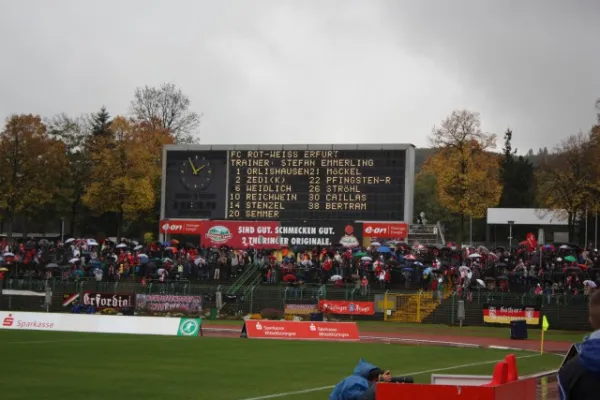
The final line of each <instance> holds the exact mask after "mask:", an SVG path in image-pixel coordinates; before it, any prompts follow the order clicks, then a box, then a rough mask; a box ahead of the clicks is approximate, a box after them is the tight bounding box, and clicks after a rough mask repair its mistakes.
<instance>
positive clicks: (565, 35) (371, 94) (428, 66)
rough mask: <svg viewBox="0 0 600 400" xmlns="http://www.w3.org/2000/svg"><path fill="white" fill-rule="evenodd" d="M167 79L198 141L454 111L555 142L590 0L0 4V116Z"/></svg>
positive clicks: (338, 135) (307, 136)
mask: <svg viewBox="0 0 600 400" xmlns="http://www.w3.org/2000/svg"><path fill="white" fill-rule="evenodd" d="M494 4H495V5H494ZM163 82H172V83H174V84H176V85H177V86H179V87H180V88H181V89H182V90H183V91H184V92H185V93H186V94H188V95H189V97H190V98H191V100H192V105H193V109H194V111H197V112H199V113H203V114H204V118H203V123H202V126H201V128H200V132H199V133H200V136H201V140H202V143H205V144H210V143H349V142H358V143H364V142H367V143H368V142H409V143H414V144H415V145H417V146H424V145H427V143H428V142H427V136H428V134H429V133H430V132H431V128H432V127H433V125H435V124H439V122H440V121H441V120H442V119H443V118H444V117H445V116H447V115H448V114H449V113H450V112H451V111H452V110H454V109H457V108H465V107H466V108H469V109H471V110H475V111H479V112H480V113H481V116H482V120H483V124H484V128H485V130H487V131H490V132H495V133H498V134H500V136H501V134H502V132H503V131H504V130H505V129H506V128H507V127H511V128H512V129H513V131H514V145H515V146H516V147H518V148H519V149H520V152H524V151H526V150H527V149H528V148H530V147H533V148H535V149H537V148H539V147H543V146H549V147H551V146H552V145H553V144H555V143H558V142H559V141H560V140H561V139H562V138H564V137H565V136H567V135H569V134H571V133H577V132H578V131H579V130H585V131H587V130H589V128H590V126H591V125H592V124H593V122H594V121H595V118H596V114H595V109H594V102H595V100H596V99H597V98H598V97H600V1H599V0H578V1H572V2H569V1H563V0H529V1H523V0H520V1H519V0H502V1H500V0H498V1H492V0H489V1H487V0H486V1H483V0H453V1H445V0H438V1H426V0H419V1H403V0H391V1H375V0H363V1H349V0H346V1H334V0H323V1H318V0H302V1H301V0H296V1H286V0H272V1H266V0H264V1H263V0H252V1H250V0H245V1H242V0H238V1H232V0H218V1H216V0H212V1H204V0H170V1H166V0H164V1H149V0H145V1H141V0H140V1H137V0H129V1H124V0H122V1H111V0H104V1H84V0H79V1H77V0H72V1H67V0H64V1H62V0H52V1H49V0H38V1H34V0H0V118H2V119H4V118H5V117H6V116H8V115H10V114H13V113H39V114H42V115H44V116H51V115H52V114H55V113H59V112H66V113H68V114H70V115H73V116H75V115H78V114H81V113H87V112H93V111H96V110H98V109H99V108H100V107H101V106H102V105H106V107H107V108H108V109H109V111H110V112H111V113H112V114H122V113H126V112H127V111H128V108H129V102H130V101H131V98H132V97H133V92H134V89H135V88H136V87H138V86H143V85H156V86H158V85H160V84H161V83H163ZM499 147H501V143H500V142H499Z"/></svg>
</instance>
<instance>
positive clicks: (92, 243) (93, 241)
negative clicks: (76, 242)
mask: <svg viewBox="0 0 600 400" xmlns="http://www.w3.org/2000/svg"><path fill="white" fill-rule="evenodd" d="M87 244H88V246H100V245H99V244H98V242H96V240H94V239H88V240H87Z"/></svg>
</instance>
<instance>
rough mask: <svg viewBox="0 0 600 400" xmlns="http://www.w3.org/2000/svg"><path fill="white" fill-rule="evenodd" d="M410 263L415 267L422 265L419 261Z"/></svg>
mask: <svg viewBox="0 0 600 400" xmlns="http://www.w3.org/2000/svg"><path fill="white" fill-rule="evenodd" d="M412 265H416V266H417V267H422V266H423V263H422V262H420V261H415V262H414V263H412Z"/></svg>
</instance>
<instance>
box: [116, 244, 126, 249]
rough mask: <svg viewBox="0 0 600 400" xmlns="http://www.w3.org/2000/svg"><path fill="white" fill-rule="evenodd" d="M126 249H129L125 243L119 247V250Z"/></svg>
mask: <svg viewBox="0 0 600 400" xmlns="http://www.w3.org/2000/svg"><path fill="white" fill-rule="evenodd" d="M126 247H127V245H126V244H125V243H121V244H118V245H117V249H124V248H126Z"/></svg>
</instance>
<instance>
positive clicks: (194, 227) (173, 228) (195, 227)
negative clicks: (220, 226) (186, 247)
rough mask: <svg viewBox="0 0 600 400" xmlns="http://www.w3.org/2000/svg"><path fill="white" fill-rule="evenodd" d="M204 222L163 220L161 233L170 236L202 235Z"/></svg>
mask: <svg viewBox="0 0 600 400" xmlns="http://www.w3.org/2000/svg"><path fill="white" fill-rule="evenodd" d="M202 222H203V221H200V220H193V219H192V220H185V219H175V220H162V221H160V233H167V234H169V235H201V234H202V228H203V226H202Z"/></svg>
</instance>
